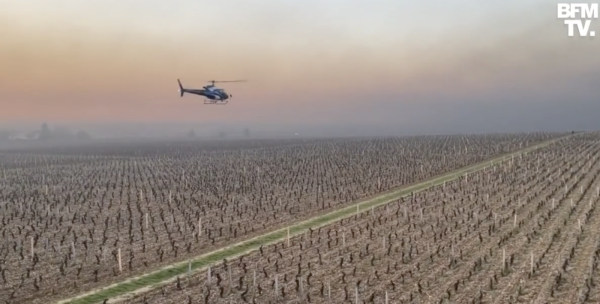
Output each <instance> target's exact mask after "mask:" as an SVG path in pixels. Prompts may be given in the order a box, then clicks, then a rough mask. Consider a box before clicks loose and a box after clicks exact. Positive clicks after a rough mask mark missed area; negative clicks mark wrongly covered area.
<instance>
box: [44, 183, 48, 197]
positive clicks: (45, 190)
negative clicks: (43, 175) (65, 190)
mask: <svg viewBox="0 0 600 304" xmlns="http://www.w3.org/2000/svg"><path fill="white" fill-rule="evenodd" d="M44 192H45V193H46V196H47V195H48V185H45V186H44Z"/></svg>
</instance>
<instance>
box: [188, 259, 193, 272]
mask: <svg viewBox="0 0 600 304" xmlns="http://www.w3.org/2000/svg"><path fill="white" fill-rule="evenodd" d="M191 274H192V260H189V261H188V275H191Z"/></svg>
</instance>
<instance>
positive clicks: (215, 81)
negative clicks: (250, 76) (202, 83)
mask: <svg viewBox="0 0 600 304" xmlns="http://www.w3.org/2000/svg"><path fill="white" fill-rule="evenodd" d="M207 82H212V83H222V82H246V80H209V81H207Z"/></svg>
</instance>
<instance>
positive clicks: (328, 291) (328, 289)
mask: <svg viewBox="0 0 600 304" xmlns="http://www.w3.org/2000/svg"><path fill="white" fill-rule="evenodd" d="M327 298H328V299H330V300H331V282H329V281H327Z"/></svg>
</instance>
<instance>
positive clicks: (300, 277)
mask: <svg viewBox="0 0 600 304" xmlns="http://www.w3.org/2000/svg"><path fill="white" fill-rule="evenodd" d="M298 285H300V286H298V287H299V291H300V297H302V296H303V295H304V290H303V289H302V276H299V277H298Z"/></svg>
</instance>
